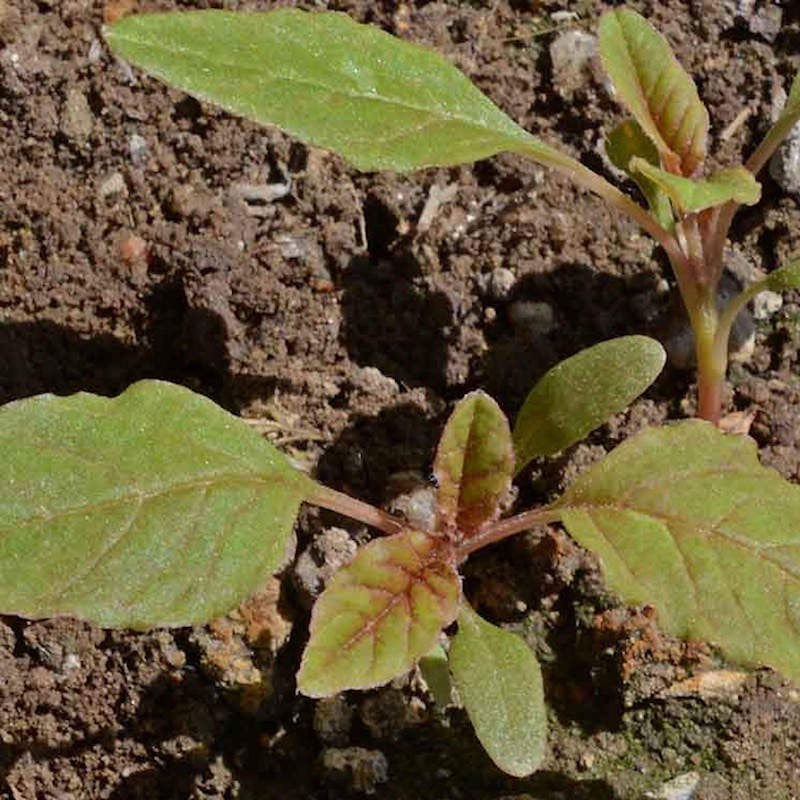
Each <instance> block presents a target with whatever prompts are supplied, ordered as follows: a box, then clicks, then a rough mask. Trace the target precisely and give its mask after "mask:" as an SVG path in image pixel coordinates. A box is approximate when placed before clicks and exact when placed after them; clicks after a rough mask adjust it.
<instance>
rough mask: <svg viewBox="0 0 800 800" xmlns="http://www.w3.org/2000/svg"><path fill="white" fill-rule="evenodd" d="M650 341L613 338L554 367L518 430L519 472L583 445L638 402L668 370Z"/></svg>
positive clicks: (655, 344)
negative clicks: (540, 459)
mask: <svg viewBox="0 0 800 800" xmlns="http://www.w3.org/2000/svg"><path fill="white" fill-rule="evenodd" d="M665 361H666V354H665V353H664V348H663V347H662V346H661V345H660V344H659V343H658V342H657V341H656V340H655V339H650V338H648V337H647V336H621V337H619V338H617V339H609V340H608V341H607V342H601V343H600V344H596V345H594V346H593V347H589V348H587V349H586V350H581V351H580V352H579V353H577V354H576V355H574V356H572V357H571V358H568V359H566V360H565V361H562V362H561V363H560V364H556V366H555V367H553V368H552V369H551V370H550V371H549V372H548V373H546V374H545V376H544V377H543V378H541V379H540V380H539V382H538V383H537V384H536V386H534V387H533V389H532V390H531V392H530V394H529V395H528V396H527V398H526V399H525V402H524V403H523V404H522V408H521V409H520V412H519V415H518V416H517V422H516V425H515V426H514V434H513V439H514V451H515V452H516V454H517V470H520V469H522V468H523V467H524V466H525V465H526V464H527V463H528V462H529V461H530V460H531V459H532V458H534V457H536V456H550V455H553V454H554V453H557V452H558V451H559V450H563V449H564V448H565V447H569V445H571V444H575V442H579V441H580V440H581V439H583V437H584V436H586V434H587V433H589V432H590V431H593V430H594V429H595V428H597V427H599V426H600V425H602V424H603V423H604V422H605V421H606V420H607V419H608V418H609V417H610V416H611V415H612V414H616V413H617V412H618V411H622V410H623V409H624V408H626V407H627V406H628V404H629V403H630V402H631V401H632V400H634V399H635V398H637V397H638V396H639V395H640V394H641V393H642V392H643V391H644V390H645V389H646V388H647V387H648V386H649V385H650V384H651V383H652V382H653V381H654V380H655V378H656V376H657V375H658V373H659V372H661V370H662V368H663V367H664V362H665Z"/></svg>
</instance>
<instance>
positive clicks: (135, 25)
mask: <svg viewBox="0 0 800 800" xmlns="http://www.w3.org/2000/svg"><path fill="white" fill-rule="evenodd" d="M105 36H106V39H107V41H108V43H109V45H110V46H111V48H112V49H113V50H114V51H115V52H116V53H117V54H118V55H120V56H122V57H123V58H125V59H127V60H128V61H130V62H131V63H133V64H136V65H137V66H139V67H141V68H143V69H145V70H146V71H147V72H149V73H151V74H152V75H155V76H156V77H158V78H160V79H161V80H163V81H165V82H166V83H169V84H171V85H172V86H176V87H178V88H179V89H183V90H184V91H186V92H189V93H190V94H192V95H194V96H195V97H198V98H200V99H202V100H208V101H211V102H213V103H217V104H218V105H220V106H222V107H223V108H224V109H226V110H228V111H231V112H233V113H235V114H240V115H241V116H243V117H246V118H247V119H252V120H255V121H256V122H260V123H264V124H272V125H277V126H278V127H279V128H282V129H284V130H286V131H288V132H289V133H291V134H292V135H293V136H296V137H297V138H298V139H300V140H302V141H304V142H307V143H309V144H312V145H316V146H319V147H325V148H328V149H330V150H333V151H335V152H337V153H340V154H341V155H342V156H344V157H345V158H346V159H347V160H348V161H350V162H351V163H352V164H354V165H355V166H356V167H358V168H359V169H362V170H380V169H391V170H410V169H416V168H418V167H424V166H429V165H451V164H461V163H464V162H468V161H475V160H477V159H481V158H486V157H488V156H491V155H493V154H495V153H498V152H500V151H503V150H519V149H524V150H525V151H526V152H527V153H528V155H530V156H531V157H533V158H537V157H538V158H539V159H541V160H544V162H545V163H554V164H562V165H563V164H564V163H566V162H570V163H571V160H570V159H567V158H566V157H565V156H562V155H561V154H559V153H558V152H557V151H556V150H553V149H552V148H550V147H547V146H546V145H544V144H543V143H541V142H539V141H538V140H537V139H536V138H534V137H533V136H531V135H530V134H528V133H526V132H525V131H524V130H523V129H522V128H520V127H519V126H518V125H517V124H516V123H515V122H513V121H512V120H511V119H510V118H509V117H508V116H506V115H505V114H504V113H503V112H502V111H501V110H500V109H499V108H497V106H496V105H494V103H492V101H491V100H489V98H487V97H486V96H485V95H484V94H482V93H481V92H480V91H479V90H478V89H477V88H476V87H475V86H473V84H472V83H470V81H469V80H468V79H467V78H466V77H465V76H464V75H463V74H462V73H461V72H460V71H459V70H457V69H456V68H455V67H454V66H453V65H452V64H450V63H448V62H447V61H445V60H444V59H443V58H442V57H441V56H439V55H438V54H437V53H434V52H432V51H430V50H427V49H425V48H423V47H420V46H418V45H415V44H411V43H409V42H405V41H402V40H400V39H397V38H395V37H393V36H390V35H389V34H387V33H385V32H383V31H381V30H379V29H378V28H376V27H374V26H371V25H361V24H359V23H356V22H354V21H353V20H351V19H350V18H349V17H347V16H346V15H344V14H338V13H334V12H327V13H307V12H303V11H299V10H296V9H278V10H275V11H270V12H266V13H257V12H256V13H246V12H229V11H193V12H179V13H168V14H145V15H140V16H128V17H124V18H123V19H121V20H120V21H119V22H117V23H115V24H114V25H112V26H110V27H108V28H106V31H105Z"/></svg>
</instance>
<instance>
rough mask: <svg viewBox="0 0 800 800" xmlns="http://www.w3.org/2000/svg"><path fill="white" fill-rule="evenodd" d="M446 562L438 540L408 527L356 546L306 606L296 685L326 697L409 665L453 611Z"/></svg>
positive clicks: (455, 588) (454, 587)
mask: <svg viewBox="0 0 800 800" xmlns="http://www.w3.org/2000/svg"><path fill="white" fill-rule="evenodd" d="M453 560H454V556H453V553H452V551H451V550H450V549H449V545H448V544H447V542H446V541H445V540H444V539H443V538H441V537H436V536H432V535H430V534H427V533H422V532H420V531H414V530H406V531H404V532H403V533H398V534H395V535H394V536H388V537H386V538H384V539H375V540H374V541H372V542H370V543H369V544H368V545H366V547H363V548H361V550H359V551H358V553H357V554H356V556H355V558H354V559H353V561H352V562H351V563H350V564H349V565H348V566H347V567H344V568H342V569H340V570H339V571H338V572H337V573H336V575H334V577H333V580H332V581H331V582H330V584H329V585H328V588H327V589H326V590H325V591H324V592H323V593H322V594H321V595H320V597H319V599H318V600H317V602H316V605H315V606H314V611H313V612H312V614H311V629H310V639H309V642H308V645H307V646H306V650H305V653H304V654H303V661H302V664H301V665H300V672H299V673H298V675H297V687H298V689H299V690H300V691H301V692H302V693H303V694H305V695H308V696H309V697H327V696H329V695H332V694H336V692H341V691H343V690H344V689H369V688H371V687H373V686H380V685H381V684H384V683H386V682H387V681H390V680H392V678H396V677H397V676H398V675H402V674H403V673H404V672H407V671H408V670H409V669H411V667H412V666H413V665H414V662H415V661H417V659H419V658H422V656H424V655H425V654H426V653H428V652H429V651H430V649H431V648H432V647H433V645H434V644H435V643H436V639H437V637H438V635H439V631H440V630H441V629H442V628H444V627H446V626H447V625H449V624H450V623H451V622H452V621H453V620H454V619H455V617H456V614H457V613H458V603H459V597H460V591H461V584H460V582H459V579H458V574H457V573H456V571H455V568H454V566H453Z"/></svg>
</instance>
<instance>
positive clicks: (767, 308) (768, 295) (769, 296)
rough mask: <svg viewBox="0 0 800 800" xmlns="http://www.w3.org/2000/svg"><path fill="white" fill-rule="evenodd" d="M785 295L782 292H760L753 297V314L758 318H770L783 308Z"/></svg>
mask: <svg viewBox="0 0 800 800" xmlns="http://www.w3.org/2000/svg"><path fill="white" fill-rule="evenodd" d="M782 306H783V295H782V294H780V292H771V291H769V290H767V291H765V292H759V293H758V294H757V295H756V296H755V297H754V298H753V316H754V317H755V318H756V319H768V318H769V317H771V316H772V315H773V314H775V313H777V312H778V311H780V310H781V308H782Z"/></svg>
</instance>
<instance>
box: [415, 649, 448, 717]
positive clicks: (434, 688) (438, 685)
mask: <svg viewBox="0 0 800 800" xmlns="http://www.w3.org/2000/svg"><path fill="white" fill-rule="evenodd" d="M419 671H420V672H421V673H422V677H423V678H424V679H425V683H427V684H428V689H429V690H430V693H431V694H432V695H433V699H434V702H435V703H436V705H437V706H439V708H445V707H447V706H448V705H450V702H451V700H452V697H453V687H452V684H451V682H450V670H449V668H448V666H447V653H446V652H445V650H444V648H443V647H442V646H441V645H440V644H435V645H434V646H433V648H432V649H431V650H430V652H429V653H428V654H427V655H425V656H423V657H422V658H421V659H420V660H419Z"/></svg>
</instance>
